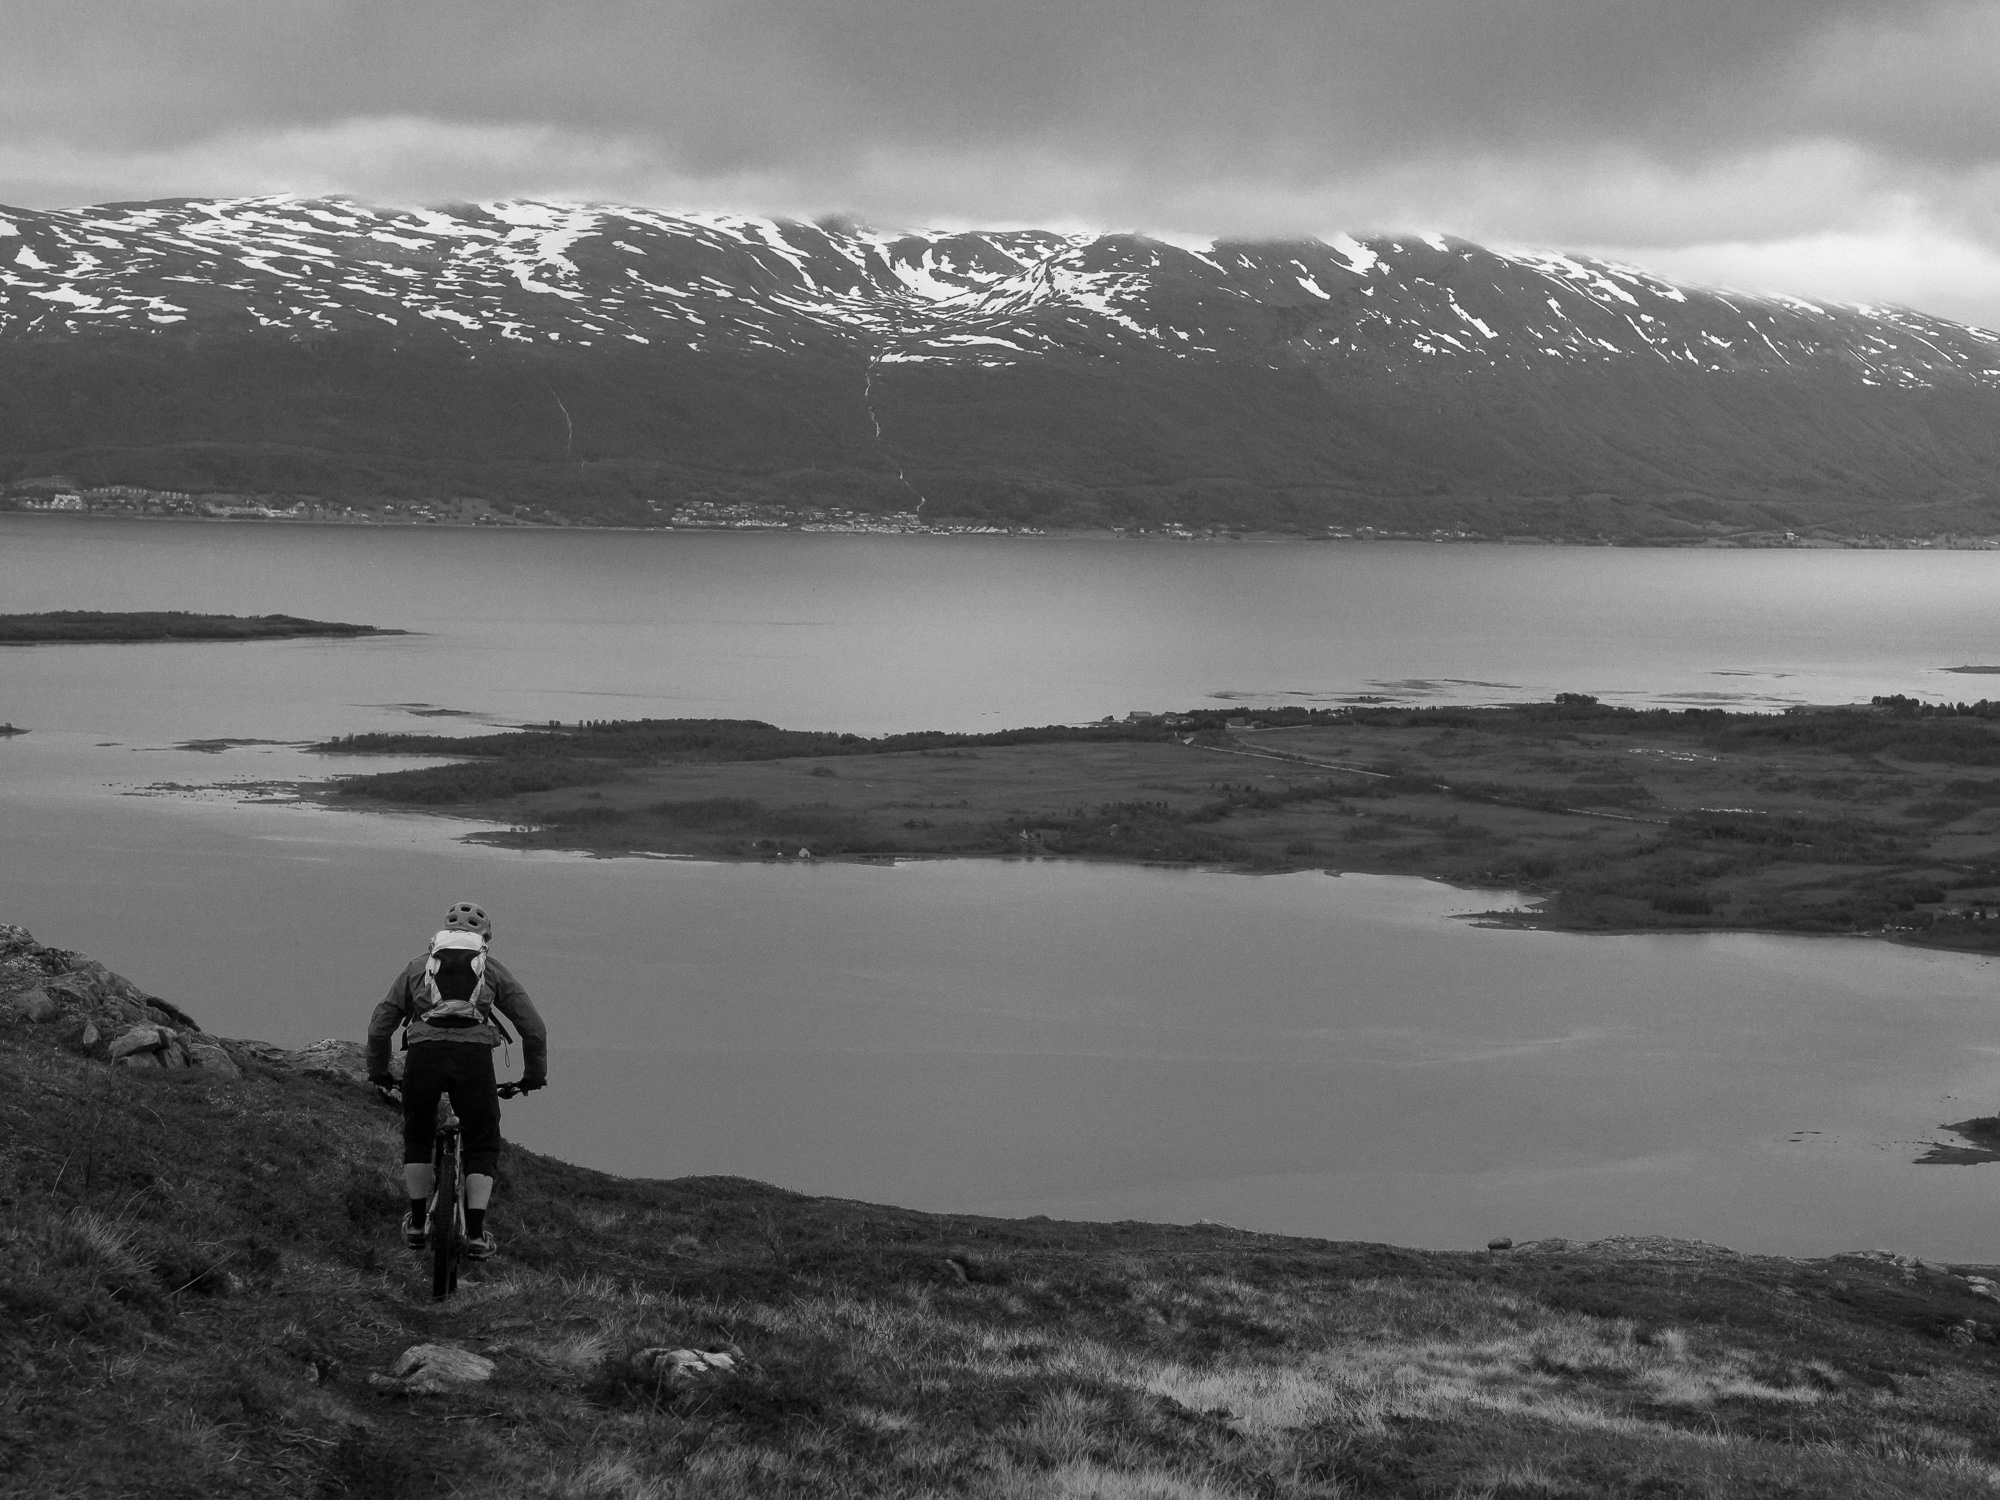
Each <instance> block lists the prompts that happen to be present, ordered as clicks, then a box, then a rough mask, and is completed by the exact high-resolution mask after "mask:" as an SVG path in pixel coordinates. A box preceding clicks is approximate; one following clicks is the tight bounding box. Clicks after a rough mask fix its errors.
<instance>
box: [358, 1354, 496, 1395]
mask: <svg viewBox="0 0 2000 1500" xmlns="http://www.w3.org/2000/svg"><path fill="white" fill-rule="evenodd" d="M492 1378H493V1361H492V1360H490V1359H488V1358H486V1357H485V1356H484V1355H483V1354H474V1353H472V1352H471V1351H470V1350H468V1349H459V1348H455V1347H453V1346H452V1345H450V1344H417V1345H415V1346H413V1347H411V1348H408V1349H405V1350H404V1351H403V1357H402V1358H401V1359H399V1360H397V1361H396V1365H395V1368H394V1369H392V1370H391V1371H390V1372H389V1373H388V1374H387V1375H370V1376H369V1377H368V1383H369V1384H370V1385H372V1386H374V1387H375V1389H377V1390H378V1391H396V1392H400V1393H401V1394H403V1395H440V1394H443V1393H444V1392H447V1391H459V1390H464V1389H465V1388H466V1387H467V1386H474V1385H478V1384H480V1383H481V1382H482V1381H487V1380H491V1379H492Z"/></svg>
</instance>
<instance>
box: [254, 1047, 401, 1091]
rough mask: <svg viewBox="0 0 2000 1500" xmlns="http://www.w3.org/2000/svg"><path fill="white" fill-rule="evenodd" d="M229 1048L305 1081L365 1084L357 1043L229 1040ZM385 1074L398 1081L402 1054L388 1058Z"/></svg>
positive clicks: (364, 1055) (363, 1052) (364, 1053)
mask: <svg viewBox="0 0 2000 1500" xmlns="http://www.w3.org/2000/svg"><path fill="white" fill-rule="evenodd" d="M229 1045H230V1046H232V1047H234V1048H236V1049H237V1050H238V1051H239V1052H245V1053H248V1054H250V1055H251V1056H254V1057H256V1058H257V1059H258V1060H259V1061H262V1062H267V1063H269V1064H271V1066H273V1067H276V1068H285V1069H288V1070H289V1071H291V1072H294V1073H300V1074H303V1075H304V1076H305V1077H307V1078H325V1079H329V1080H331V1081H332V1082H334V1083H359V1084H365V1083H367V1082H368V1049H367V1048H366V1047H365V1046H363V1045H362V1044H361V1043H360V1042H349V1041H343V1040H341V1039H340V1038H339V1037H331V1036H330V1037H326V1038H324V1039H323V1040H321V1041H317V1042H314V1043H313V1044H312V1045H311V1046H308V1047H300V1048H297V1049H292V1048H288V1047H277V1046H273V1045H272V1044H271V1043H269V1042H246V1041H232V1042H231V1043H230V1044H229ZM389 1073H390V1076H392V1077H394V1078H397V1079H401V1078H402V1076H403V1055H402V1053H400V1052H398V1053H396V1054H395V1055H394V1056H393V1057H391V1058H390V1060H389Z"/></svg>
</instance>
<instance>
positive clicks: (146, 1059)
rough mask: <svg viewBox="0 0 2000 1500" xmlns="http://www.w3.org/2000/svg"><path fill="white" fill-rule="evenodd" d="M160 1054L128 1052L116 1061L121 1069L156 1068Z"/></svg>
mask: <svg viewBox="0 0 2000 1500" xmlns="http://www.w3.org/2000/svg"><path fill="white" fill-rule="evenodd" d="M159 1065H160V1054H159V1053H157V1052H128V1053H126V1054H125V1056H123V1057H121V1058H119V1059H118V1061H117V1066H118V1067H121V1068H157V1067H158V1066H159Z"/></svg>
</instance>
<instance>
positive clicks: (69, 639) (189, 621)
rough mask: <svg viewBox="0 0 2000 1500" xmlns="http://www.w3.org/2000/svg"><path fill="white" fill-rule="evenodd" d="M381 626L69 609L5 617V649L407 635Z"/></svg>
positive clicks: (0, 642) (0, 620)
mask: <svg viewBox="0 0 2000 1500" xmlns="http://www.w3.org/2000/svg"><path fill="white" fill-rule="evenodd" d="M406 634H408V632H407V631H402V630H385V629H382V628H381V627H379V626H375V625H348V624H343V623H342V622H340V621H338V620H302V619H299V618H298V617H297V616H296V615H198V614H190V613H188V612H187V611H186V610H179V609H169V610H145V611H130V610H96V609H64V610H53V611H49V612H47V613H43V614H33V615H0V646H52V645H79V644H97V645H102V644H108V643H121V644H123V643H137V642H144V641H271V640H288V639H291V638H293V637H296V636H364V635H406Z"/></svg>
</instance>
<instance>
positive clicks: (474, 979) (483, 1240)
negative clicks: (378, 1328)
mask: <svg viewBox="0 0 2000 1500" xmlns="http://www.w3.org/2000/svg"><path fill="white" fill-rule="evenodd" d="M492 941H493V923H492V920H491V919H490V918H489V917H488V916H487V915H486V912H485V910H484V909H483V908H481V907H479V906H478V905H476V904H475V903H473V902H470V901H460V902H458V903H457V904H456V905H454V906H453V907H452V908H451V910H450V911H448V912H446V913H445V918H444V928H443V930H442V931H440V932H439V933H438V934H437V935H436V936H435V937H434V938H432V939H431V946H430V950H429V951H428V952H427V953H425V954H424V955H423V956H422V957H420V958H417V959H414V960H412V961H411V962H410V964H409V965H408V967H406V968H405V969H404V970H403V972H402V973H401V974H399V975H397V976H396V982H395V983H394V984H392V985H390V986H389V993H388V995H387V997H386V998H385V999H384V1000H383V1001H382V1003H381V1004H380V1005H378V1006H376V1007H375V1014H374V1015H373V1016H372V1017H371V1018H370V1019H369V1022H368V1081H369V1082H370V1083H372V1084H374V1085H375V1086H376V1087H377V1088H379V1089H383V1090H385V1091H386V1090H389V1089H393V1088H395V1087H396V1081H395V1079H394V1078H393V1077H391V1076H390V1073H389V1038H390V1037H391V1036H393V1035H394V1034H395V1031H396V1028H397V1027H398V1026H402V1027H403V1028H404V1031H403V1046H404V1049H405V1055H404V1065H403V1084H402V1088H403V1178H404V1182H405V1184H406V1186H407V1188H408V1191H409V1195H410V1211H409V1213H408V1214H407V1215H406V1216H405V1217H404V1219H403V1243H404V1244H406V1245H408V1246H409V1247H410V1248H411V1249H413V1250H420V1249H422V1248H423V1244H424V1210H425V1206H426V1204H427V1202H428V1200H429V1198H430V1195H431V1190H432V1189H433V1188H434V1187H435V1186H436V1185H437V1174H436V1172H435V1170H434V1169H433V1168H432V1166H431V1145H432V1142H433V1141H434V1140H435V1139H436V1136H437V1105H438V1096H439V1095H441V1094H449V1095H450V1096H451V1107H452V1108H453V1109H454V1110H456V1111H457V1112H458V1118H459V1123H460V1125H461V1127H462V1128H463V1130H464V1141H465V1234H466V1255H467V1256H468V1257H469V1258H471V1259H473V1260H484V1259H486V1257H488V1256H489V1255H491V1254H492V1253H493V1248H494V1242H493V1236H492V1234H491V1233H490V1232H489V1231H488V1230H487V1228H486V1205H487V1203H488V1202H489V1201H490V1200H491V1198H492V1196H493V1172H494V1168H495V1167H496V1166H498V1165H499V1161H500V1099H499V1092H498V1089H497V1087H496V1085H495V1083H494V1080H493V1049H494V1048H495V1047H497V1046H499V1045H500V1043H501V1041H502V1040H503V1037H504V1033H503V1031H502V1029H501V1028H500V1027H499V1026H498V1025H496V1024H495V1022H494V1018H493V1013H494V1012H495V1011H498V1012H499V1013H500V1014H501V1015H503V1016H505V1017H506V1018H507V1019H508V1020H509V1021H512V1022H513V1023H514V1029H515V1030H516V1031H518V1032H519V1033H520V1036H521V1052H522V1077H521V1081H520V1083H519V1084H518V1085H516V1087H517V1088H518V1089H520V1090H521V1091H522V1092H526V1091H528V1090H530V1089H538V1088H542V1087H545V1086H546V1085H547V1083H548V1081H549V1040H548V1035H549V1034H548V1029H547V1028H546V1027H545V1026H543V1024H542V1018H541V1016H540V1015H539V1014H537V1013H536V1011H535V1005H534V1002H533V1001H532V1000H530V999H529V998H528V992H527V991H526V990H524V989H522V988H521V984H520V981H519V980H517V979H516V978H515V977H514V976H513V975H512V974H510V973H508V972H507V969H506V966H505V965H503V964H502V963H501V962H500V960H499V959H497V958H494V957H493V956H492V955H491V953H490V951H489V949H490V946H491V944H492Z"/></svg>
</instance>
